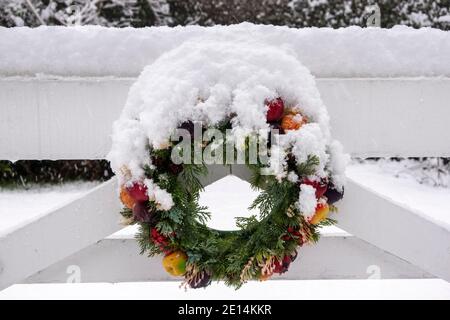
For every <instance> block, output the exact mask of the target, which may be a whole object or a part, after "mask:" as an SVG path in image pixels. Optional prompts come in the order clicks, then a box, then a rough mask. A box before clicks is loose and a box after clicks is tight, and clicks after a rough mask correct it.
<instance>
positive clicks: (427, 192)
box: [346, 162, 450, 230]
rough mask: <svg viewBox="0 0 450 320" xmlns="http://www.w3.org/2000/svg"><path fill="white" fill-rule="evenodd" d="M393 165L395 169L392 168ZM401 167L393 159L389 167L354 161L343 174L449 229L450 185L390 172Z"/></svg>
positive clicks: (400, 164) (399, 169)
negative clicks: (435, 183) (424, 182)
mask: <svg viewBox="0 0 450 320" xmlns="http://www.w3.org/2000/svg"><path fill="white" fill-rule="evenodd" d="M395 167H397V169H398V170H394V168H395ZM402 168H403V165H402V163H400V162H392V163H391V164H390V165H389V166H387V165H380V164H377V163H371V162H367V163H363V164H356V163H355V164H352V165H350V166H348V167H347V170H346V174H347V176H348V177H350V178H352V179H354V180H356V181H357V182H359V183H361V184H363V185H365V186H366V187H368V188H370V189H372V190H374V191H376V192H378V193H380V194H382V195H384V196H386V197H388V198H390V199H392V200H394V201H396V202H398V203H400V204H402V205H403V206H405V207H408V208H411V209H413V210H414V211H416V212H419V213H421V214H422V215H424V216H425V217H426V218H428V219H430V220H432V221H435V222H436V223H438V224H441V225H443V226H445V227H446V228H447V229H449V230H450V201H449V200H450V188H443V187H432V186H429V185H425V184H420V183H418V182H417V181H416V180H415V179H414V177H412V176H408V175H402V176H400V177H395V175H394V174H393V172H394V171H395V172H399V171H401V169H402Z"/></svg>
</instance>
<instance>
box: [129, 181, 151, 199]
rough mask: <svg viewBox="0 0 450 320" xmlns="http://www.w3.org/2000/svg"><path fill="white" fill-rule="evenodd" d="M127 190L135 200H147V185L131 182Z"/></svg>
mask: <svg viewBox="0 0 450 320" xmlns="http://www.w3.org/2000/svg"><path fill="white" fill-rule="evenodd" d="M127 191H128V193H129V194H130V196H131V197H132V198H133V199H134V200H136V201H147V200H148V195H147V187H146V186H145V185H144V184H142V183H140V182H135V183H133V185H132V186H131V187H129V188H127Z"/></svg>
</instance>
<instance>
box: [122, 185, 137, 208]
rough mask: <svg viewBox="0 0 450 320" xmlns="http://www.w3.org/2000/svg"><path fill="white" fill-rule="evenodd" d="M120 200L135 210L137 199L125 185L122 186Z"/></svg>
mask: <svg viewBox="0 0 450 320" xmlns="http://www.w3.org/2000/svg"><path fill="white" fill-rule="evenodd" d="M120 201H122V203H123V204H124V206H125V207H127V208H128V209H131V210H133V207H134V205H135V203H136V200H134V199H133V198H132V197H131V196H130V194H129V193H128V191H127V189H126V188H124V187H121V188H120Z"/></svg>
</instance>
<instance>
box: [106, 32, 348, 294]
mask: <svg viewBox="0 0 450 320" xmlns="http://www.w3.org/2000/svg"><path fill="white" fill-rule="evenodd" d="M328 121H329V119H328V114H327V112H326V109H325V107H324V105H323V103H322V101H321V99H320V95H319V93H318V90H317V88H316V85H315V81H314V78H313V77H312V76H311V74H310V73H309V71H308V70H307V69H306V68H305V67H304V66H303V65H302V64H301V63H300V62H299V60H298V59H297V58H296V57H295V56H294V54H292V53H291V52H289V50H288V49H280V48H274V47H271V46H267V45H259V44H256V43H246V42H235V43H229V42H221V43H219V42H215V41H206V40H203V41H198V42H189V43H185V44H183V45H181V46H180V47H178V48H176V49H174V50H172V51H171V52H169V53H166V54H164V55H163V56H161V57H160V58H159V59H158V60H156V61H155V62H154V63H153V64H151V65H149V66H148V67H146V68H145V69H144V71H143V72H142V74H141V75H140V77H139V79H138V80H137V81H136V82H135V84H134V85H133V86H132V88H131V89H130V92H129V96H128V99H127V103H126V105H125V109H124V111H123V113H122V115H121V117H120V119H119V120H118V121H116V122H115V124H114V128H113V146H112V150H111V152H110V154H109V156H108V158H109V160H110V161H111V164H112V167H113V170H114V171H115V172H116V174H117V175H118V178H119V184H120V199H121V201H122V203H123V204H124V206H125V207H124V209H123V211H122V216H123V217H124V221H125V222H126V223H127V224H139V227H140V228H139V232H138V234H137V241H138V242H139V244H140V246H141V249H142V252H141V253H146V254H148V255H149V256H153V255H157V254H163V255H164V258H163V267H164V268H165V270H166V271H167V272H168V273H170V274H171V275H173V276H183V277H184V279H185V283H186V284H187V285H188V286H189V287H191V288H199V287H205V286H207V285H209V284H210V283H211V281H212V280H223V281H225V283H226V284H228V285H231V286H234V287H240V286H241V285H242V284H243V283H245V282H246V281H248V280H252V279H259V280H265V279H268V278H270V277H271V276H272V275H273V274H281V273H284V272H286V271H287V270H288V268H289V265H290V264H291V262H292V261H294V260H295V259H296V257H297V255H298V250H299V248H300V247H301V246H303V245H305V244H307V243H311V242H316V241H317V240H318V239H319V235H320V234H319V228H320V227H321V226H324V225H330V224H333V223H334V222H335V221H334V220H333V219H331V218H329V217H328V215H329V212H333V211H336V207H335V206H334V204H335V203H336V202H337V201H338V200H340V199H341V198H342V196H343V183H344V175H343V172H344V168H345V163H346V161H347V156H346V155H345V154H344V153H343V152H342V147H341V145H340V144H339V143H338V142H336V141H333V140H332V139H331V138H330V132H329V124H328ZM211 132H212V134H211ZM255 141H256V142H255ZM255 146H256V147H257V148H256V149H255ZM254 150H257V151H256V153H255V151H254ZM199 155H202V156H201V157H199ZM252 155H253V156H252ZM264 155H267V157H264ZM239 157H240V160H241V163H242V164H243V165H246V166H247V167H248V170H250V171H251V173H252V178H251V180H250V183H251V185H252V187H253V188H255V189H258V190H260V194H259V196H258V197H257V198H256V199H255V200H254V201H253V203H252V205H251V208H256V209H259V217H257V216H251V217H245V218H244V217H240V218H237V223H236V225H237V227H238V230H235V231H221V230H214V229H210V228H208V227H207V225H206V223H205V222H206V221H207V219H208V217H209V215H210V213H209V212H208V211H207V208H205V207H202V206H200V205H199V203H198V199H199V194H200V192H201V191H202V190H203V187H204V186H203V185H202V182H201V181H202V177H203V176H205V175H207V174H208V168H209V166H208V165H209V164H222V165H230V164H231V163H236V161H238V162H239V159H238V158H239ZM233 161H234V162H233ZM234 214H235V213H232V212H230V215H233V216H234Z"/></svg>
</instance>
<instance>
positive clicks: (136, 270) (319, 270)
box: [26, 235, 432, 283]
mask: <svg viewBox="0 0 450 320" xmlns="http://www.w3.org/2000/svg"><path fill="white" fill-rule="evenodd" d="M138 253H139V245H138V244H137V243H136V240H135V239H133V238H132V237H130V238H125V239H123V238H108V239H105V240H102V241H100V242H98V243H96V244H94V245H92V246H90V247H88V248H86V249H83V250H81V251H80V252H78V253H76V254H74V255H72V256H70V257H68V258H66V259H64V260H62V261H60V262H58V263H56V264H54V265H52V266H51V267H49V268H47V269H46V270H43V271H42V272H39V273H37V274H35V275H33V276H31V277H30V278H28V279H27V280H26V282H27V283H60V282H67V281H72V280H76V281H78V280H79V281H80V282H131V281H171V280H175V281H179V280H180V279H179V278H176V277H172V276H170V275H169V274H168V273H167V272H165V271H164V269H163V267H162V265H161V257H152V258H148V257H147V256H145V255H139V254H138ZM75 272H77V274H75ZM74 276H77V277H78V278H76V279H74ZM428 277H432V276H431V275H429V274H427V273H426V272H424V271H422V270H421V269H419V268H417V267H415V266H413V265H411V264H409V263H408V262H406V261H404V260H402V259H399V258H397V257H395V256H394V255H391V254H389V253H387V252H385V251H383V250H381V249H378V248H377V247H375V246H373V245H371V244H369V243H367V242H365V241H362V240H359V239H357V238H355V237H352V236H348V235H324V236H323V237H322V239H321V240H320V242H319V243H318V244H317V245H313V246H305V247H303V248H301V249H300V251H299V255H298V260H296V261H295V262H294V264H293V265H292V266H291V267H290V269H289V272H287V273H285V274H283V275H281V276H275V277H273V279H290V280H293V279H295V280H299V279H302V280H303V279H367V278H381V279H400V278H401V279H413V278H415V279H417V278H428Z"/></svg>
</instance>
